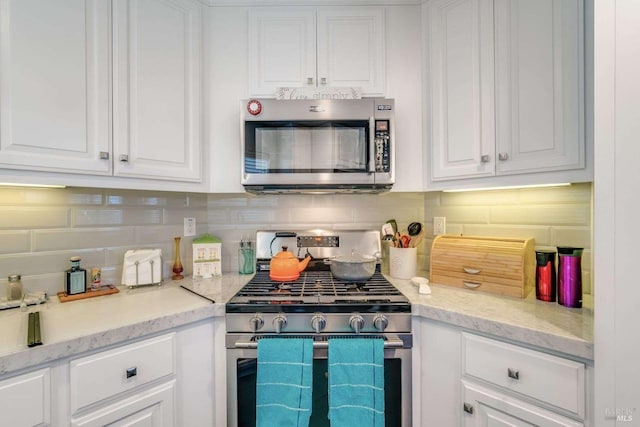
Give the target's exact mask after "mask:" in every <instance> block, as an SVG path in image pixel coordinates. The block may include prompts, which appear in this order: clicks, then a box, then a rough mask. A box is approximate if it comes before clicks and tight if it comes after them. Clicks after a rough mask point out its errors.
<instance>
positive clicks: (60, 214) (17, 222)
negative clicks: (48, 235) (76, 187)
mask: <svg viewBox="0 0 640 427" xmlns="http://www.w3.org/2000/svg"><path fill="white" fill-rule="evenodd" d="M67 226H69V210H68V209H66V208H57V207H56V208H54V207H48V208H45V207H23V206H20V207H6V206H2V207H0V229H17V228H22V229H27V228H51V227H67Z"/></svg>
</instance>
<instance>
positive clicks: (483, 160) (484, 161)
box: [480, 154, 491, 163]
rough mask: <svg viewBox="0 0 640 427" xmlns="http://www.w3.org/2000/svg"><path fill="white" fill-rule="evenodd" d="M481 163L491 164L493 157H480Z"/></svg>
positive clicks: (485, 155) (486, 155)
mask: <svg viewBox="0 0 640 427" xmlns="http://www.w3.org/2000/svg"><path fill="white" fill-rule="evenodd" d="M480 161H481V162H482V163H489V162H490V161H491V156H489V155H488V154H484V155H482V156H480Z"/></svg>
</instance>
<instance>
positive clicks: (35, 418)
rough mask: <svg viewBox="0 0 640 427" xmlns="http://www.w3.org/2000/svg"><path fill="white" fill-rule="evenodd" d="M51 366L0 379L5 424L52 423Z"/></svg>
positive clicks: (31, 424)
mask: <svg viewBox="0 0 640 427" xmlns="http://www.w3.org/2000/svg"><path fill="white" fill-rule="evenodd" d="M50 376H51V374H50V369H49V368H46V369H41V370H39V371H35V372H30V373H28V374H24V375H19V376H17V377H13V378H8V379H6V380H3V381H0V402H2V403H1V406H2V408H3V409H2V413H1V414H0V417H2V418H1V419H2V421H1V422H0V424H2V425H6V426H43V425H49V423H50V422H51V387H50V386H49V384H50V379H49V378H50Z"/></svg>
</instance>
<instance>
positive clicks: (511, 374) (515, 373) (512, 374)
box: [507, 368, 520, 380]
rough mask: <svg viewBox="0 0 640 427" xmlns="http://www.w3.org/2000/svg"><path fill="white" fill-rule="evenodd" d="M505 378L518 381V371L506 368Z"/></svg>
mask: <svg viewBox="0 0 640 427" xmlns="http://www.w3.org/2000/svg"><path fill="white" fill-rule="evenodd" d="M507 376H508V377H509V378H513V379H514V380H519V379H520V371H519V370H517V369H513V368H507Z"/></svg>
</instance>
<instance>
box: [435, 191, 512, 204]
mask: <svg viewBox="0 0 640 427" xmlns="http://www.w3.org/2000/svg"><path fill="white" fill-rule="evenodd" d="M517 202H518V191H517V190H492V191H469V192H460V193H445V192H443V193H442V194H441V196H440V205H441V206H445V207H448V206H491V205H496V204H499V205H515V204H517Z"/></svg>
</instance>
